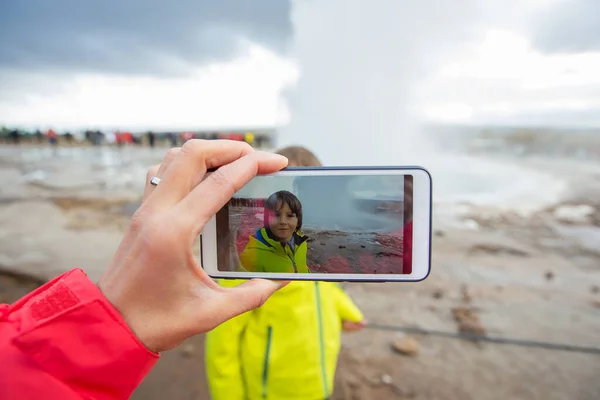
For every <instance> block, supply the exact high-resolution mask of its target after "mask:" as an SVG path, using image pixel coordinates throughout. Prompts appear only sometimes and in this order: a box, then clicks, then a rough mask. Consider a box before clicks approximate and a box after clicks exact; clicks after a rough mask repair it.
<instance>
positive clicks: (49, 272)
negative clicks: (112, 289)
mask: <svg viewBox="0 0 600 400" xmlns="http://www.w3.org/2000/svg"><path fill="white" fill-rule="evenodd" d="M155 158H156V157H155V155H148V161H150V160H154V159H155ZM48 162H49V163H50V164H51V165H52V168H54V169H55V170H58V169H60V165H58V164H55V163H52V162H50V161H48ZM144 162H146V161H144ZM119 168H122V165H121V167H119ZM133 170H134V171H136V172H135V173H134V174H133V175H132V177H131V181H132V182H135V179H139V180H140V181H142V182H143V179H144V176H143V170H144V169H141V168H140V169H139V170H138V169H137V168H134V169H133ZM32 173H36V170H35V168H34V166H32V164H31V162H29V161H27V162H26V163H25V164H24V162H23V161H22V160H14V159H11V158H8V157H3V158H2V160H1V161H0V176H1V177H2V179H3V181H4V182H5V184H4V185H3V186H2V188H1V189H0V190H1V191H0V300H1V301H3V302H10V301H12V300H14V299H16V298H18V297H19V296H21V295H22V294H23V293H26V292H27V291H29V290H31V289H32V288H34V287H36V286H37V285H39V284H40V283H42V282H43V281H44V280H46V279H49V278H50V277H52V276H54V275H56V274H58V273H60V272H63V271H65V270H68V269H70V268H73V267H82V268H83V269H84V270H86V271H87V272H88V273H89V275H90V276H91V277H92V278H93V279H95V278H97V277H98V276H99V274H100V273H101V271H102V269H103V268H104V266H105V265H106V264H107V263H108V262H109V261H110V258H111V256H112V253H113V252H114V250H115V248H116V246H117V245H118V243H119V241H120V238H121V235H122V233H123V231H124V229H126V226H127V222H128V219H129V217H130V215H131V213H132V212H133V210H135V206H136V202H137V201H138V200H139V195H138V193H139V187H138V186H136V185H135V184H131V185H129V184H128V183H127V182H126V181H123V182H124V183H123V184H122V185H120V186H115V187H111V188H110V190H107V189H99V188H100V187H105V186H102V185H100V186H99V185H96V186H94V187H88V186H85V185H74V184H72V183H73V182H76V181H77V179H80V182H86V180H85V175H84V174H82V175H77V171H75V172H70V173H72V174H74V175H75V176H76V178H77V179H75V178H73V179H71V180H70V181H69V182H71V184H69V185H66V184H63V183H61V182H56V181H49V182H48V181H46V182H45V184H44V182H40V181H39V180H35V179H33V180H29V181H23V179H22V177H23V175H24V174H32ZM598 176H600V175H597V176H596V175H594V174H590V175H588V176H587V177H586V179H585V180H584V179H583V177H582V178H581V181H577V185H578V187H585V188H586V191H585V192H582V191H578V192H577V193H576V192H575V191H574V192H573V195H572V196H570V197H569V198H566V199H565V200H564V202H562V203H561V204H558V205H554V206H551V207H547V208H546V209H543V210H538V211H536V212H535V213H531V214H528V215H523V214H520V213H515V212H509V211H506V210H498V209H494V208H492V207H487V208H482V207H480V208H476V207H472V206H468V205H464V206H463V207H462V208H461V211H460V212H458V213H455V214H456V215H457V216H456V221H454V222H456V223H452V224H449V223H442V222H443V221H441V220H437V221H436V224H435V225H436V232H435V235H434V244H433V249H434V252H433V265H432V273H431V275H430V277H429V278H428V279H427V280H425V281H424V282H421V283H407V284H347V285H346V286H345V288H346V290H347V291H348V292H349V293H350V295H351V296H352V297H353V299H354V300H355V301H356V303H357V304H358V305H359V306H360V308H361V309H362V310H363V311H364V313H365V315H366V316H367V318H368V319H369V322H370V327H369V328H367V329H365V330H363V331H362V332H358V333H352V334H345V335H344V336H343V349H342V353H341V356H340V362H339V369H338V375H337V376H336V390H335V394H334V396H333V398H334V399H336V400H347V399H409V398H411V399H483V400H491V399H507V398H510V399H544V400H546V399H581V400H587V399H597V398H600V382H599V381H598V379H597V375H598V372H599V371H600V355H599V354H590V353H583V352H567V351H556V350H548V349H543V348H532V347H523V346H515V345H508V344H498V343H489V342H482V341H473V340H464V339H457V338H454V337H443V336H436V335H432V334H429V335H427V334H416V333H403V332H400V331H394V330H393V328H394V327H397V328H407V327H408V328H411V327H412V328H421V329H424V330H432V331H439V332H446V333H450V334H456V333H458V332H466V333H468V334H472V335H473V334H474V335H485V336H488V337H504V338H515V339H525V340H536V341H543V342H551V343H564V344H571V345H577V346H588V347H595V348H600V335H598V332H600V249H599V246H598V243H600V226H599V225H600V223H599V221H600V219H599V218H598V216H599V215H600V214H599V213H600V204H598V203H597V199H598V198H600V197H598V196H597V194H598V193H600V191H596V190H597V189H598V185H599V184H600V179H598ZM89 179H92V180H94V179H96V178H94V177H92V178H89ZM89 179H88V180H89ZM582 184H584V186H580V185H582ZM438 208H439V209H440V211H443V210H442V207H438ZM203 356H204V354H203V337H202V335H200V336H198V337H196V338H192V339H190V340H189V341H188V342H187V343H185V344H184V345H182V346H180V347H179V348H177V349H174V350H172V351H169V352H166V353H165V354H164V355H163V357H162V359H161V360H160V361H159V363H158V365H157V367H156V368H155V369H154V370H153V371H152V372H151V374H150V375H149V376H148V377H147V379H146V380H145V381H144V382H143V384H142V385H141V386H140V387H139V388H138V390H137V391H136V392H135V393H134V396H133V398H134V399H164V398H173V399H206V398H208V393H207V389H206V380H205V375H204V368H203Z"/></svg>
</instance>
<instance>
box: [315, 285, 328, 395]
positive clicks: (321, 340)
mask: <svg viewBox="0 0 600 400" xmlns="http://www.w3.org/2000/svg"><path fill="white" fill-rule="evenodd" d="M315 294H316V301H317V319H318V320H317V322H318V326H319V345H320V361H321V378H322V379H323V395H324V396H325V398H328V397H329V388H328V387H327V371H326V370H325V339H324V337H323V314H322V311H321V291H320V290H319V282H315Z"/></svg>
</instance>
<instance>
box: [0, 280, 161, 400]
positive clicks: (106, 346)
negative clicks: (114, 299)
mask: <svg viewBox="0 0 600 400" xmlns="http://www.w3.org/2000/svg"><path fill="white" fill-rule="evenodd" d="M0 353H1V354H2V355H3V362H2V363H0V398H11V399H21V398H22V399H25V398H43V397H46V398H47V397H48V396H50V397H52V398H59V397H60V398H65V399H69V398H94V399H126V398H129V396H130V395H131V393H132V392H133V390H134V389H135V388H136V387H137V386H138V385H139V383H140V382H141V381H142V380H143V378H144V377H145V376H146V374H147V373H148V372H149V371H150V369H151V368H152V367H153V366H154V364H155V363H156V361H157V360H158V358H159V355H158V354H156V353H152V352H150V351H149V350H147V349H146V348H145V347H144V346H143V344H142V343H140V342H139V340H138V339H137V338H136V337H135V336H134V335H133V333H132V332H131V330H130V329H129V328H128V327H127V325H126V324H125V322H124V320H123V318H122V317H121V315H120V314H119V313H118V312H117V311H116V310H115V309H114V307H112V305H111V304H110V303H109V302H108V301H107V300H106V298H104V296H103V295H102V293H101V292H100V290H99V289H98V287H97V286H96V285H95V284H94V283H93V282H91V281H90V280H89V279H88V278H87V276H86V275H85V273H83V271H81V270H72V271H70V272H68V273H66V274H63V275H61V276H59V277H58V278H56V279H54V280H52V281H51V282H49V283H47V284H45V285H43V286H42V287H40V288H39V289H37V290H35V291H34V292H32V293H30V294H29V295H27V296H25V297H24V298H22V299H20V300H19V301H17V302H16V303H14V304H13V305H10V306H6V305H5V306H4V307H3V309H2V311H1V314H0ZM25 378H27V379H25Z"/></svg>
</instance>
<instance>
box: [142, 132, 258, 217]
mask: <svg viewBox="0 0 600 400" xmlns="http://www.w3.org/2000/svg"><path fill="white" fill-rule="evenodd" d="M252 152H254V149H253V148H252V146H250V145H249V144H247V143H245V142H238V141H234V140H201V139H191V140H188V141H187V142H186V143H185V144H184V145H183V146H182V147H181V149H180V150H179V152H178V153H177V155H176V156H175V158H174V159H173V161H172V162H171V163H170V165H169V166H168V167H167V169H166V170H165V172H164V176H163V177H161V181H160V184H159V185H158V186H157V187H156V188H155V189H154V193H153V195H152V197H151V198H149V199H148V202H149V203H152V205H153V206H156V205H158V206H160V207H171V206H173V205H174V204H177V203H178V202H179V201H181V200H182V199H183V198H185V197H186V196H187V195H188V194H189V193H190V191H192V190H193V189H194V187H195V186H196V185H197V184H198V182H200V181H201V180H202V177H203V176H204V175H205V174H206V171H207V170H208V169H211V168H217V167H220V166H221V165H224V164H229V163H231V162H233V161H235V160H237V159H239V158H240V157H243V156H244V155H246V154H249V153H252Z"/></svg>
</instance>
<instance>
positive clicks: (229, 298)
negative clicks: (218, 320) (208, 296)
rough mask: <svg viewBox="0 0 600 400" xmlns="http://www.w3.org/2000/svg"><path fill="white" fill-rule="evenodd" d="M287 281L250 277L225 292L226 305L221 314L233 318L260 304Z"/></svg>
mask: <svg viewBox="0 0 600 400" xmlns="http://www.w3.org/2000/svg"><path fill="white" fill-rule="evenodd" d="M288 283H289V281H270V280H267V279H252V280H250V281H247V282H244V283H242V284H241V285H238V286H236V287H233V288H230V289H229V290H227V292H225V302H224V304H225V305H226V306H225V307H223V308H224V309H223V316H227V319H229V318H233V317H235V316H236V315H239V314H243V313H245V312H247V311H250V310H254V309H255V308H258V307H260V306H262V305H263V304H265V302H266V301H267V299H268V298H269V297H270V296H271V295H272V294H273V293H275V292H276V291H277V290H279V289H281V288H282V287H284V286H286V285H287V284H288Z"/></svg>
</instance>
